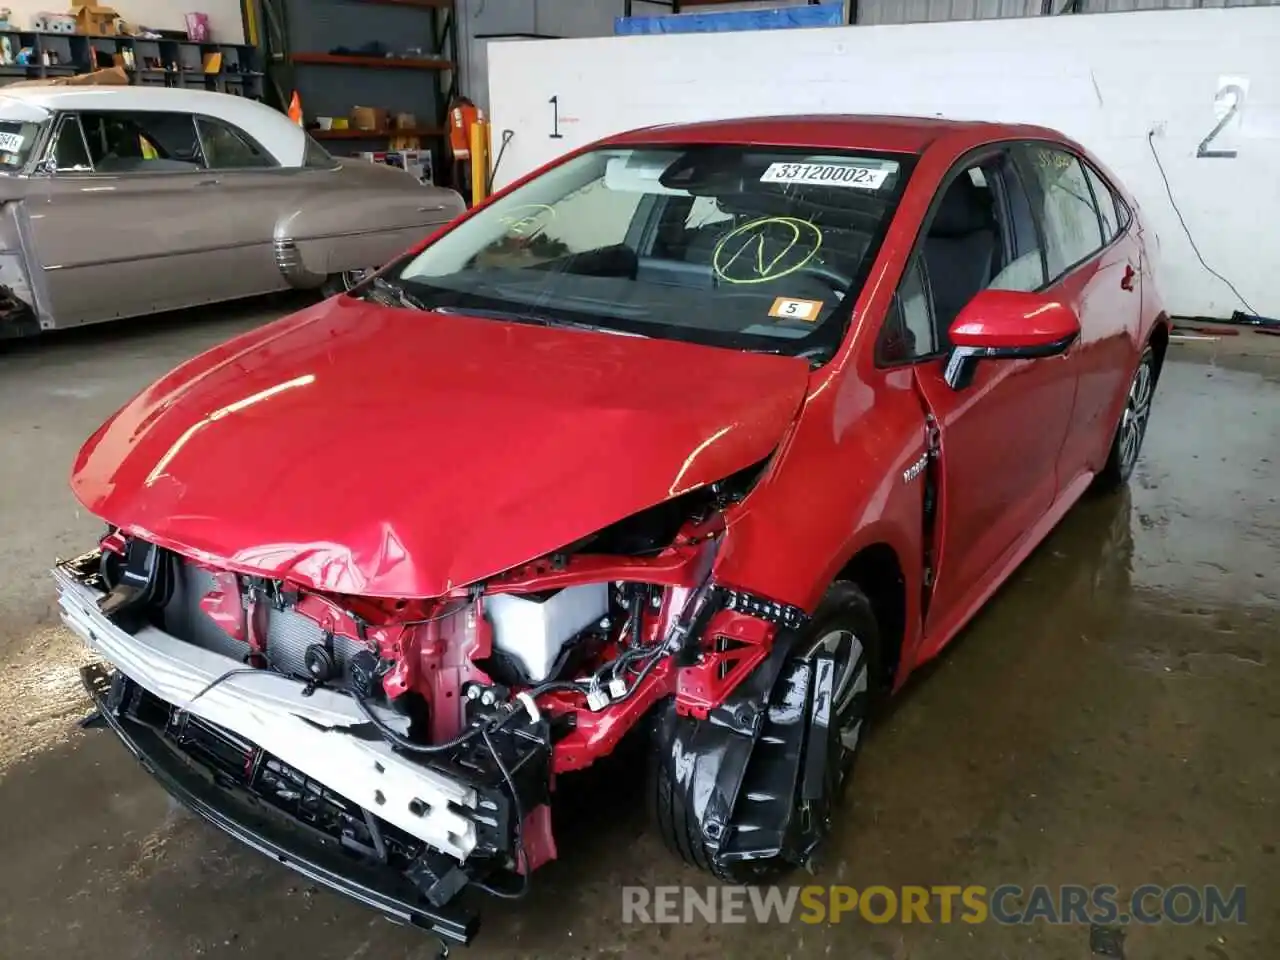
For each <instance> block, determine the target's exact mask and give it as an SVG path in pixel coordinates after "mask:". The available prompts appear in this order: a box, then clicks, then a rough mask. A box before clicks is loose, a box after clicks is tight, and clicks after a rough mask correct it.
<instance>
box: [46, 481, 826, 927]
mask: <svg viewBox="0 0 1280 960" xmlns="http://www.w3.org/2000/svg"><path fill="white" fill-rule="evenodd" d="M759 469H760V468H758V467H757V468H753V469H752V470H750V471H745V472H744V473H743V474H740V475H738V476H736V477H733V478H730V479H729V480H728V481H726V482H724V483H723V484H716V485H713V486H712V487H710V488H706V489H702V490H699V491H696V492H695V494H694V495H692V496H689V495H687V496H685V497H683V498H677V499H674V500H672V501H668V502H666V503H664V504H661V505H660V506H659V507H657V508H654V509H653V510H652V511H649V512H647V514H642V515H640V516H638V517H635V518H630V519H628V520H625V521H623V522H621V523H618V524H615V525H613V526H611V527H610V528H607V529H605V530H603V531H601V532H599V533H598V534H596V535H594V536H592V537H590V538H587V539H586V540H583V541H581V542H579V543H576V544H573V545H570V546H568V547H566V548H565V550H564V551H562V552H560V553H557V554H556V555H554V556H549V557H545V558H542V559H540V560H538V561H535V562H534V563H531V564H527V565H525V566H523V567H520V568H517V569H515V570H511V571H509V572H507V573H505V574H503V575H501V576H499V577H496V578H493V579H492V580H490V581H488V582H485V583H481V584H475V585H471V586H468V587H465V588H460V589H458V590H456V591H453V592H452V593H450V594H449V595H447V596H443V597H437V598H430V599H422V598H413V599H409V598H406V599H399V600H388V599H383V598H366V597H352V596H338V595H331V594H324V593H320V592H316V591H312V590H310V589H307V588H302V587H299V586H297V585H293V584H290V583H288V582H284V581H279V580H273V579H268V578H263V577H259V576H255V575H253V574H251V573H245V572H241V571H233V570H229V569H226V568H225V567H221V566H219V565H218V564H217V563H211V562H207V561H204V560H199V559H195V558H192V557H189V556H184V555H180V554H179V553H176V552H174V551H170V550H166V549H163V548H161V547H159V546H157V545H155V544H152V543H150V542H148V541H146V540H145V539H143V538H141V537H131V536H128V535H126V534H124V533H123V532H121V531H119V530H116V529H109V530H108V533H107V535H106V536H105V537H104V538H103V539H102V541H101V542H100V544H99V548H98V549H97V550H94V551H92V552H90V553H88V554H86V555H85V556H83V557H80V558H78V559H76V560H73V561H69V562H66V563H63V564H60V565H59V567H58V568H57V570H56V571H55V576H56V577H57V579H58V583H59V602H60V605H61V607H62V614H63V618H64V620H65V621H66V622H67V623H68V624H69V625H71V626H72V627H73V629H75V630H76V631H77V632H79V633H80V634H81V636H83V637H84V638H85V640H86V642H87V643H88V644H89V646H90V647H92V648H93V649H95V650H96V651H97V652H98V653H100V654H101V655H102V656H103V658H104V659H105V660H107V661H108V662H109V663H110V665H111V666H112V667H113V668H114V670H113V671H104V670H101V669H99V670H97V672H94V670H93V669H91V670H90V671H89V672H87V673H86V684H87V685H88V686H89V687H90V690H91V692H94V695H95V699H97V700H98V702H99V707H100V709H101V710H102V711H103V712H104V713H106V714H110V716H109V717H108V718H107V719H108V722H110V723H111V725H112V726H113V727H115V728H116V732H117V733H119V734H120V735H121V736H122V738H124V739H125V740H126V742H127V743H131V744H135V746H133V749H134V751H135V752H136V753H139V755H140V756H141V755H143V754H144V753H146V754H147V755H148V756H150V755H151V752H152V751H149V750H145V749H144V748H143V747H141V746H137V745H136V744H138V743H140V740H139V738H143V739H146V738H152V739H154V740H155V742H156V743H157V744H159V743H160V742H163V745H164V747H165V749H166V750H168V751H172V752H173V753H174V755H175V756H176V757H178V758H179V760H180V762H178V766H179V767H182V769H178V768H177V767H175V769H174V770H172V771H170V775H169V776H168V781H169V787H170V789H171V791H173V792H179V791H178V790H177V789H176V788H175V786H174V784H175V783H181V782H184V778H190V777H192V776H193V775H194V776H196V779H197V780H199V781H201V782H205V781H208V780H210V779H211V780H212V782H213V783H215V784H216V785H218V787H219V789H220V790H222V792H223V793H224V794H226V793H227V791H231V792H233V793H235V794H236V795H241V796H243V797H245V798H248V800H249V802H250V804H251V806H254V807H257V808H265V809H269V810H270V811H271V812H272V813H273V815H283V816H284V817H286V818H287V819H289V820H290V821H291V822H292V823H293V825H295V826H296V825H298V824H301V825H304V826H305V827H306V828H307V830H308V831H310V832H312V833H314V834H316V835H317V836H318V837H320V838H322V839H324V840H325V842H326V843H327V844H328V845H330V846H332V847H334V848H335V849H339V850H341V851H342V852H343V853H344V854H346V855H349V856H355V857H356V858H357V859H360V860H363V861H366V862H367V863H368V864H369V865H371V866H377V865H381V866H383V867H391V868H393V870H392V872H394V873H395V874H396V875H398V876H399V877H401V878H403V879H404V880H406V881H407V883H408V886H407V888H406V889H407V890H409V891H410V893H408V894H405V895H404V896H402V897H400V898H399V899H397V898H396V897H395V896H392V895H391V894H385V893H384V894H378V896H384V897H390V898H391V902H392V903H393V904H395V905H396V906H394V907H393V908H388V907H387V906H386V904H385V903H376V904H375V905H380V906H381V907H382V908H383V909H384V912H388V913H391V914H394V915H397V916H400V917H401V918H402V919H405V920H406V921H408V922H414V923H418V924H419V925H425V926H428V927H430V928H431V929H434V930H435V931H436V932H437V933H439V934H441V935H442V936H446V937H453V938H455V939H460V940H464V941H465V940H466V939H467V938H468V934H467V933H466V931H467V929H468V926H467V924H468V921H466V920H465V919H450V918H449V915H448V913H447V910H448V908H449V906H450V904H451V903H452V902H453V901H454V899H455V897H457V895H458V894H459V893H460V891H461V890H463V889H464V888H466V887H476V888H479V889H481V890H483V891H487V892H489V893H492V894H495V895H497V896H502V897H513V896H519V895H521V893H522V892H523V891H524V890H525V889H526V888H527V883H528V875H529V874H530V873H531V872H532V871H533V870H536V869H537V868H538V867H539V866H541V865H542V864H543V863H545V862H547V861H548V860H550V859H553V858H554V857H555V856H556V850H555V841H554V837H553V836H552V829H551V818H550V801H551V796H552V793H553V791H554V788H555V780H556V777H557V776H558V775H559V774H562V773H566V772H569V771H574V770H579V769H582V768H584V767H586V766H589V765H590V764H591V763H593V762H594V761H595V760H597V759H599V758H600V757H603V756H605V755H607V754H608V753H610V752H611V751H612V750H613V749H614V748H615V747H616V746H617V744H618V742H619V741H620V740H621V739H622V737H623V736H624V735H626V734H627V733H628V732H629V731H631V730H632V729H634V728H635V727H636V726H637V723H638V722H639V721H640V720H641V719H642V718H643V717H644V716H645V715H646V714H647V713H649V712H650V710H651V708H653V707H654V706H655V704H657V703H658V702H659V701H664V700H665V701H667V702H672V701H674V703H675V705H676V708H677V709H678V710H679V712H680V714H681V715H682V716H685V717H689V718H706V717H708V716H709V715H710V714H711V713H712V712H713V711H715V710H716V709H718V708H721V709H722V705H723V704H724V703H725V702H726V699H727V697H728V695H729V694H730V693H731V692H732V691H733V690H734V689H735V688H736V687H738V686H739V685H740V684H742V681H743V680H744V679H745V678H747V677H748V676H749V675H750V674H752V671H753V670H755V668H756V667H757V666H759V665H760V664H761V663H762V661H764V660H765V658H766V657H767V656H768V655H769V651H770V646H771V642H772V640H773V638H774V635H775V633H776V631H777V630H778V629H779V628H790V629H795V628H797V627H798V626H799V625H800V624H801V623H802V622H803V620H804V618H805V617H804V613H803V612H802V611H800V610H798V609H795V608H792V607H788V606H786V605H783V604H779V603H774V602H771V601H768V600H765V599H761V598H756V597H753V596H750V595H748V594H745V593H742V592H739V591H734V590H732V589H728V588H726V587H724V586H722V585H719V584H716V583H715V582H714V579H713V577H712V568H713V563H714V559H715V555H716V551H717V549H718V548H719V545H720V542H721V540H722V537H723V533H724V529H725V528H724V510H725V509H726V508H727V507H728V506H730V505H731V504H732V503H734V502H735V501H736V500H738V499H740V498H741V497H742V496H744V495H745V491H746V490H748V489H749V488H750V485H751V483H752V482H753V481H754V479H755V477H756V476H757V475H758V473H759ZM765 693H766V695H767V690H766V691H765ZM737 719H740V718H736V717H735V718H734V720H735V722H736V721H737ZM147 762H148V763H150V764H151V765H152V766H156V764H155V763H154V762H152V761H151V760H148V761H147ZM187 767H191V768H192V769H194V770H195V771H196V772H195V774H193V773H192V769H187ZM192 789H196V788H195V787H192ZM224 799H225V798H224ZM218 802H222V800H221V799H220V800H219V801H218ZM210 804H211V805H216V804H213V802H212V801H210ZM219 816H224V819H226V818H229V817H230V814H226V815H223V814H219ZM237 816H239V815H237ZM211 819H212V817H211ZM215 822H217V821H215ZM235 822H237V823H241V822H243V816H240V819H238V820H236V821H235ZM219 825H221V826H223V827H224V829H229V828H228V827H227V826H226V824H225V823H219ZM263 836H265V834H258V833H255V834H254V835H253V837H252V838H251V839H250V842H252V843H253V844H254V845H256V846H259V847H262V848H265V849H270V845H269V843H268V841H266V840H264V839H263ZM278 856H280V858H281V859H282V860H283V859H286V857H285V855H282V854H278ZM308 864H311V861H308ZM295 866H297V865H296V864H295ZM304 872H306V871H305V870H304ZM342 888H343V889H344V890H345V891H346V892H348V893H350V892H351V889H350V882H349V880H344V882H343V884H342ZM369 896H370V897H372V896H374V895H373V894H369ZM415 898H416V900H425V902H426V903H427V904H429V907H430V909H428V910H427V911H426V912H425V913H424V912H422V911H420V910H417V908H415V907H412V906H411V904H412V903H414V902H415ZM371 902H372V901H371Z"/></svg>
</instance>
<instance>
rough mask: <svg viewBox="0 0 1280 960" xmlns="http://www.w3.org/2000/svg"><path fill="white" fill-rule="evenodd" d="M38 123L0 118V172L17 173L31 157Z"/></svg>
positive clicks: (38, 131)
mask: <svg viewBox="0 0 1280 960" xmlns="http://www.w3.org/2000/svg"><path fill="white" fill-rule="evenodd" d="M39 133H40V124H38V123H24V122H23V121H21V120H0V173H19V172H20V171H21V170H22V169H23V168H24V167H26V165H27V161H28V160H29V159H30V158H31V151H32V149H33V148H34V147H35V145H36V138H37V135H38V134H39Z"/></svg>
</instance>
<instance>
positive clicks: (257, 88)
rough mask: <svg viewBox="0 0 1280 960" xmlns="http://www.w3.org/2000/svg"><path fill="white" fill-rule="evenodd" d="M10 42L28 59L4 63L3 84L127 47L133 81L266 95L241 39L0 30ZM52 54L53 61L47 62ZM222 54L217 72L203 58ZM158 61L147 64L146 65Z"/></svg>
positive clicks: (105, 63) (94, 61)
mask: <svg viewBox="0 0 1280 960" xmlns="http://www.w3.org/2000/svg"><path fill="white" fill-rule="evenodd" d="M0 38H4V39H7V40H8V41H9V48H10V51H11V53H12V54H13V56H15V57H16V56H17V54H18V53H19V51H21V50H23V49H24V48H25V49H29V50H30V51H31V53H32V57H31V59H32V61H33V62H31V63H29V64H19V63H9V64H0V86H3V85H4V84H8V83H13V82H15V81H18V80H44V79H48V78H51V77H65V76H71V75H73V74H77V73H88V72H89V71H91V70H97V69H101V68H104V67H111V66H115V65H116V58H117V55H122V54H123V53H124V52H125V51H126V50H127V51H130V53H131V54H132V57H133V63H134V66H133V68H132V69H127V68H126V73H128V75H129V82H130V84H134V85H137V86H154V87H178V88H182V89H187V90H213V91H215V92H217V93H230V94H236V95H239V96H245V97H250V98H251V99H254V100H262V99H263V93H264V90H263V83H264V76H265V74H264V72H263V69H262V63H261V59H260V55H259V53H258V51H257V49H256V48H255V47H252V46H249V45H248V44H239V43H193V42H192V41H189V40H187V39H185V38H183V39H179V38H178V36H177V35H175V36H171V37H165V36H162V37H161V39H158V40H148V39H143V38H142V37H105V36H90V35H86V34H78V33H40V32H37V31H32V30H0ZM46 52H47V53H48V54H49V55H50V57H51V59H52V60H54V61H56V62H54V63H49V64H45V63H44V62H43V59H44V54H45V53H46ZM215 53H217V54H221V55H222V62H221V64H220V66H219V69H218V70H217V71H216V72H212V73H211V72H208V71H206V70H205V66H204V63H205V57H206V56H207V55H209V54H215ZM152 63H154V64H156V65H155V66H148V64H152Z"/></svg>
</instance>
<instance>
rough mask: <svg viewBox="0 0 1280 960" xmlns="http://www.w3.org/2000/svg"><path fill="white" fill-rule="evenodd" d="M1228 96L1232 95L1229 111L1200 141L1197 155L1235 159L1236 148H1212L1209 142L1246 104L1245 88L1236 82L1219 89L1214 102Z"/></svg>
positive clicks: (1211, 141)
mask: <svg viewBox="0 0 1280 960" xmlns="http://www.w3.org/2000/svg"><path fill="white" fill-rule="evenodd" d="M1227 97H1231V106H1229V107H1227V112H1226V113H1224V114H1223V115H1222V119H1221V120H1219V121H1218V124H1217V126H1215V127H1214V128H1213V129H1212V130H1210V131H1209V135H1208V136H1207V137H1205V138H1204V139H1203V140H1201V141H1200V146H1199V148H1198V149H1197V150H1196V156H1197V157H1221V158H1225V159H1228V160H1230V159H1233V158H1234V157H1235V156H1236V151H1235V150H1210V149H1209V144H1211V143H1213V138H1214V137H1216V136H1217V135H1218V134H1220V133H1221V132H1222V130H1223V128H1224V127H1226V125H1227V124H1228V123H1230V122H1231V118H1232V117H1234V116H1235V115H1236V114H1237V113H1239V112H1240V108H1241V107H1242V106H1244V90H1243V89H1242V88H1241V87H1239V86H1237V85H1236V84H1234V83H1231V84H1228V85H1227V86H1225V87H1223V88H1222V89H1221V90H1219V91H1218V95H1217V96H1216V97H1214V98H1213V102H1214V103H1219V102H1221V101H1222V100H1224V99H1226V98H1227Z"/></svg>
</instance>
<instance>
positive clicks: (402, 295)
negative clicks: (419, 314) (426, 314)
mask: <svg viewBox="0 0 1280 960" xmlns="http://www.w3.org/2000/svg"><path fill="white" fill-rule="evenodd" d="M370 292H371V293H372V294H373V297H374V299H376V300H377V301H378V302H379V303H382V304H384V305H385V306H389V307H407V308H408V309H410V310H430V309H431V308H430V307H428V306H427V305H426V304H425V303H423V302H422V301H421V300H419V299H418V298H417V297H415V296H414V295H413V294H411V293H410V292H409V291H408V290H406V289H405V288H404V287H402V286H400V284H398V283H392V282H391V281H390V280H386V279H384V278H382V277H374V278H373V285H372V286H371V287H370Z"/></svg>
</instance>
